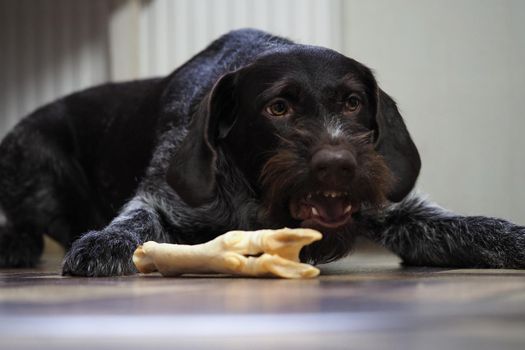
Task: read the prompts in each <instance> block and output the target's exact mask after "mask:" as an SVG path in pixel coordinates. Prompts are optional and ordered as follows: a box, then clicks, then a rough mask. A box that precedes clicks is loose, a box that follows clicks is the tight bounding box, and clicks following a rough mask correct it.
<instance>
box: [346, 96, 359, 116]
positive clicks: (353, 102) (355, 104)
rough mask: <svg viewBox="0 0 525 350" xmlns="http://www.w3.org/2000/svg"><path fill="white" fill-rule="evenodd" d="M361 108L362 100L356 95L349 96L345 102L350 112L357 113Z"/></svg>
mask: <svg viewBox="0 0 525 350" xmlns="http://www.w3.org/2000/svg"><path fill="white" fill-rule="evenodd" d="M360 106H361V100H359V97H358V96H357V95H355V94H352V95H350V96H348V98H347V99H346V100H345V108H346V109H347V110H348V111H350V112H355V111H356V110H358V109H359V107H360Z"/></svg>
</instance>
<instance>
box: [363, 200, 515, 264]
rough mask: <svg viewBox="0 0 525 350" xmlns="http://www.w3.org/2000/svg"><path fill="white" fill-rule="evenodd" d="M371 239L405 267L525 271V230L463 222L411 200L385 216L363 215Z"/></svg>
mask: <svg viewBox="0 0 525 350" xmlns="http://www.w3.org/2000/svg"><path fill="white" fill-rule="evenodd" d="M361 223H363V224H364V225H365V226H366V232H367V235H368V236H369V237H370V238H372V239H373V240H375V241H376V242H379V243H380V244H382V245H383V246H385V247H386V248H388V249H390V250H392V251H393V252H394V253H396V254H398V255H399V256H400V257H401V258H402V259H403V261H404V263H406V264H410V265H425V266H449V267H478V268H519V269H522V268H525V227H522V226H518V225H515V224H513V223H511V222H508V221H505V220H502V219H496V218H489V217H484V216H460V215H456V214H454V213H451V212H449V211H446V210H444V209H442V208H440V207H438V206H436V205H434V204H432V203H430V202H427V201H425V200H422V199H420V198H417V197H414V196H411V197H408V198H407V199H405V200H404V201H402V202H401V203H399V204H395V205H393V206H392V207H391V208H389V209H388V210H386V211H385V212H384V213H383V214H382V215H379V216H377V215H366V214H365V213H363V215H362V217H361Z"/></svg>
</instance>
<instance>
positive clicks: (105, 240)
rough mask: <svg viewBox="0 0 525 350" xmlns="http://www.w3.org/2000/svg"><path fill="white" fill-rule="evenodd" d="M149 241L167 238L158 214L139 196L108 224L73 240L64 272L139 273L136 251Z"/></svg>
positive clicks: (85, 274)
mask: <svg viewBox="0 0 525 350" xmlns="http://www.w3.org/2000/svg"><path fill="white" fill-rule="evenodd" d="M148 240H155V241H159V242H166V241H168V239H167V238H166V235H165V230H164V228H163V226H162V223H161V220H160V218H159V215H158V213H157V212H156V211H155V209H153V208H151V207H150V206H149V205H148V204H146V203H145V202H143V201H142V200H140V198H138V197H137V198H135V199H133V200H132V201H130V202H129V203H128V204H127V205H126V206H125V207H124V209H123V211H122V212H121V214H120V215H119V216H117V217H116V218H115V219H114V220H113V221H112V222H111V223H110V224H109V225H108V226H107V227H105V228H104V229H102V230H100V231H90V232H87V233H86V234H84V235H83V236H82V237H80V238H79V239H78V240H77V241H75V242H73V245H72V246H71V249H70V250H69V251H68V252H67V254H66V256H65V258H64V262H63V270H62V273H63V274H64V275H75V276H114V275H129V274H133V273H136V272H137V270H136V268H135V266H134V265H133V262H132V257H133V252H134V251H135V249H136V248H137V246H138V245H139V244H141V243H143V242H144V241H148Z"/></svg>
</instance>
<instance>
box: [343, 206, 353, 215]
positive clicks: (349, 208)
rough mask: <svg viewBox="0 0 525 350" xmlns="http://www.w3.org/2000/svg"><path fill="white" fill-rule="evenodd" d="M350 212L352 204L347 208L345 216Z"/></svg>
mask: <svg viewBox="0 0 525 350" xmlns="http://www.w3.org/2000/svg"><path fill="white" fill-rule="evenodd" d="M350 210H352V205H351V204H349V205H348V206H347V207H346V208H345V211H344V212H345V214H347V213H349V212H350Z"/></svg>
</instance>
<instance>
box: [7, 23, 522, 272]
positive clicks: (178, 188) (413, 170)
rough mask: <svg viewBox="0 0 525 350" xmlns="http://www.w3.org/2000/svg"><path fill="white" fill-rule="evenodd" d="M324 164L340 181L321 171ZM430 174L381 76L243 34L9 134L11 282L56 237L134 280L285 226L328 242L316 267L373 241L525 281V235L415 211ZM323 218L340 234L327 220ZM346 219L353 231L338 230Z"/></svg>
mask: <svg viewBox="0 0 525 350" xmlns="http://www.w3.org/2000/svg"><path fill="white" fill-rule="evenodd" d="M353 94H355V96H358V99H359V101H360V104H359V107H358V108H357V109H356V110H353V107H352V104H348V103H349V102H348V101H349V98H350V96H351V95H353ZM275 98H281V99H284V100H285V101H287V103H288V105H289V106H292V107H291V109H290V112H289V113H288V114H287V115H286V116H283V117H276V116H275V115H269V114H268V113H269V112H267V110H268V106H269V105H271V103H272V102H271V101H274V99H275ZM320 150H323V152H325V153H327V154H328V155H329V157H332V158H333V159H332V158H330V159H329V160H330V161H331V162H332V163H333V162H337V165H336V167H335V168H334V167H332V165H333V164H332V163H328V164H329V165H330V166H329V167H328V168H329V169H332V170H330V171H328V172H327V170H326V169H324V168H323V167H319V166H315V167H314V166H312V163H313V158H314V156H315V155H319V154H321V153H319V151H320ZM323 154H324V153H323ZM341 154H342V155H344V157H343V158H344V159H343V163H341V162H340V161H339V160H338V158H337V157H339V155H341ZM314 168H315V169H314ZM419 168H420V161H419V155H418V152H417V149H416V148H415V146H414V144H413V142H412V140H411V138H410V135H409V133H408V131H407V130H406V127H405V125H404V123H403V120H402V118H401V116H400V115H399V112H398V110H397V108H396V106H395V103H394V102H393V100H392V99H391V98H390V97H389V96H388V95H387V94H386V93H384V92H383V91H382V90H380V89H379V88H378V87H377V84H376V82H375V79H374V77H373V75H372V73H371V72H370V70H369V69H368V68H366V67H365V66H363V65H362V64H360V63H358V62H356V61H354V60H351V59H349V58H346V57H344V56H342V55H340V54H338V53H336V52H334V51H331V50H328V49H324V48H319V47H312V46H304V45H299V44H295V43H293V42H291V41H288V40H286V39H282V38H279V37H274V36H271V35H269V34H267V33H264V32H260V31H256V30H240V31H234V32H231V33H229V34H226V35H225V36H223V37H221V38H219V39H218V40H216V41H215V42H213V43H212V44H211V45H210V46H209V47H208V48H206V49H205V50H204V51H202V52H201V53H199V54H198V55H196V56H195V57H194V58H192V59H191V60H190V61H188V62H187V63H186V64H185V65H183V66H182V67H180V68H179V69H177V70H176V71H174V72H173V73H172V74H170V75H169V76H167V77H165V78H162V79H150V80H142V81H135V82H129V83H121V84H107V85H104V86H99V87H95V88H92V89H88V90H85V91H81V92H78V93H75V94H72V95H70V96H67V97H65V98H63V99H60V100H58V101H56V102H54V103H52V104H49V105H47V106H45V107H43V108H41V109H39V110H37V111H35V112H34V113H32V114H31V115H30V116H28V117H26V118H25V119H24V120H23V121H22V122H20V123H19V124H18V125H17V126H16V127H15V128H14V129H13V131H11V133H10V134H8V136H7V137H6V138H5V139H4V140H3V142H2V144H1V145H0V203H1V205H2V209H3V212H4V214H5V222H4V223H3V224H2V226H1V227H0V266H33V265H34V264H36V263H37V262H38V259H39V256H40V253H41V251H42V234H49V235H50V236H52V237H53V238H55V239H56V240H57V241H59V242H60V243H62V244H63V245H64V246H65V247H67V248H69V250H68V253H67V255H66V257H65V259H64V263H63V273H64V274H69V275H80V276H109V275H123V274H130V273H134V272H135V271H136V270H135V268H134V266H133V264H132V262H131V256H132V252H133V251H134V249H135V248H136V246H137V245H138V244H140V243H142V242H144V241H147V240H156V241H160V242H172V243H185V244H196V243H201V242H205V241H208V240H210V239H212V238H214V237H216V236H217V235H219V234H222V233H224V232H226V231H228V230H232V229H246V230H252V229H259V228H277V227H280V226H284V225H287V226H291V227H297V226H308V227H314V228H318V229H320V230H322V231H323V233H324V238H323V240H322V241H320V242H318V243H316V244H314V245H312V246H310V247H307V248H306V249H304V250H303V252H302V254H301V256H302V258H303V260H307V261H311V262H326V261H331V260H335V259H338V258H340V257H342V256H344V255H346V254H348V252H349V251H350V250H351V245H352V242H353V240H354V237H355V236H357V235H368V236H370V237H371V238H372V239H375V240H377V241H378V242H380V243H382V244H384V245H385V246H387V247H389V248H390V249H392V250H393V251H394V252H396V253H398V254H399V255H400V256H401V257H402V258H403V259H404V260H405V262H407V263H412V264H425V265H441V266H451V265H453V266H473V267H481V266H482V267H512V268H522V267H524V266H525V258H524V255H523V254H524V253H523V252H524V249H523V248H524V245H525V243H524V238H523V237H524V234H523V230H524V228H522V227H519V226H516V225H513V224H511V223H508V222H506V221H503V220H498V219H490V218H484V217H467V218H465V217H459V216H454V215H452V214H449V213H446V214H445V212H444V211H443V210H441V209H437V208H436V207H435V206H433V205H431V204H427V203H426V202H423V201H419V200H416V199H414V198H413V197H408V199H405V200H403V198H405V197H406V196H407V194H408V193H409V192H410V191H411V190H412V188H413V186H414V183H415V181H416V179H417V176H418V173H419ZM333 169H335V170H333ZM317 191H320V194H319V193H317ZM323 191H324V193H325V194H323ZM326 191H328V194H330V193H332V194H333V193H335V192H337V193H339V194H341V195H338V196H337V198H335V199H334V198H332V199H330V198H329V197H330V196H328V197H327V195H326ZM342 194H344V195H342ZM312 196H313V199H310V200H311V202H308V200H307V199H306V198H311V197H312ZM305 200H306V203H305ZM399 201H401V202H400V203H397V204H396V203H395V202H399ZM312 203H314V204H315V205H319V206H320V208H322V209H323V210H325V212H323V215H325V216H326V217H328V218H325V217H323V220H324V221H322V220H321V221H319V220H317V219H316V217H315V216H312V215H313V214H311V213H309V212H308V210H307V209H309V208H310V206H315V205H314V204H312ZM343 204H344V205H345V206H346V205H348V204H351V208H352V212H351V215H350V214H345V215H342V212H341V208H342V207H341V206H342V205H343ZM305 208H306V209H305ZM339 217H341V218H344V225H343V224H341V225H339V224H337V225H336V224H333V225H331V223H332V222H338V221H337V220H339V219H338V218H339ZM327 225H328V226H330V225H331V226H330V227H328V226H327ZM335 226H337V227H335ZM86 232H87V233H86Z"/></svg>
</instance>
